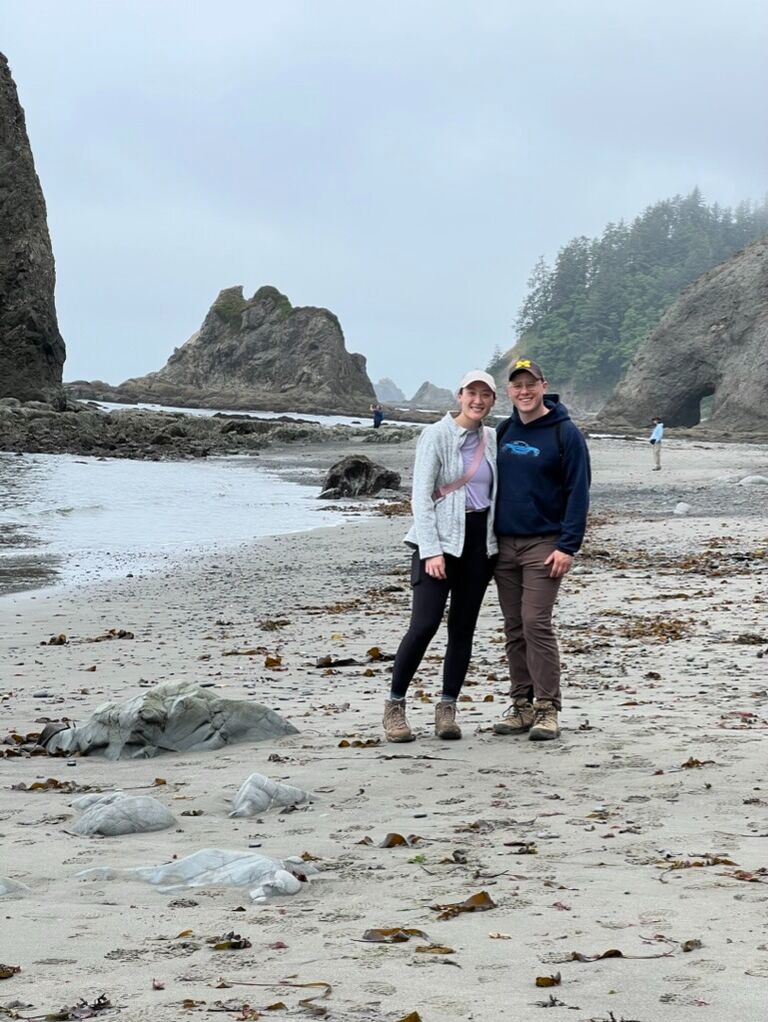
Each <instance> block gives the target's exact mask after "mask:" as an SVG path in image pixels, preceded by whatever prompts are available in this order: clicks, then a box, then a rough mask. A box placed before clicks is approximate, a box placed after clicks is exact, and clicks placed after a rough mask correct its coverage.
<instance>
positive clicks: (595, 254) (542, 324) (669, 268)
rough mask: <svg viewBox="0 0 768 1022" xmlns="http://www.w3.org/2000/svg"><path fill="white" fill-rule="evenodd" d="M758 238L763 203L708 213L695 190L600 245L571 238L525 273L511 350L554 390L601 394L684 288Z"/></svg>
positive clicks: (766, 204)
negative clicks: (537, 366)
mask: <svg viewBox="0 0 768 1022" xmlns="http://www.w3.org/2000/svg"><path fill="white" fill-rule="evenodd" d="M766 234H768V197H766V199H765V200H764V201H763V202H762V203H753V202H749V201H744V202H741V203H739V205H738V206H736V207H735V209H731V208H727V207H722V206H719V205H718V204H717V203H714V204H713V205H708V204H707V203H706V202H705V201H704V198H703V197H702V194H701V192H700V190H699V189H698V188H694V190H693V191H692V192H691V193H690V194H689V195H686V196H680V195H676V196H675V197H674V198H672V199H664V200H662V201H660V202H656V203H654V204H653V205H652V206H648V207H647V209H646V210H645V211H644V212H643V213H641V214H640V215H639V216H638V217H636V218H635V219H634V220H633V221H632V222H631V223H624V222H623V221H620V222H619V223H609V224H608V225H607V226H606V227H605V229H604V231H603V233H602V234H601V235H600V237H597V238H585V237H579V238H573V239H572V240H571V241H569V242H568V243H567V244H566V245H564V246H563V248H561V249H560V251H559V253H558V255H557V257H556V259H555V263H554V266H551V267H550V266H548V265H547V263H546V262H545V261H544V259H539V261H538V262H537V263H536V265H535V266H534V268H533V271H532V273H531V276H530V278H529V280H528V292H527V295H526V297H525V299H524V301H523V304H522V306H521V308H520V311H519V314H518V317H517V323H516V326H517V332H518V338H519V339H518V348H519V349H523V348H524V349H525V353H526V355H532V356H533V357H535V358H536V359H538V360H540V361H541V362H542V364H543V365H544V366H545V367H546V370H547V375H548V376H549V378H550V380H552V381H553V383H555V384H560V383H562V382H563V381H569V382H570V383H571V384H572V385H573V386H575V387H577V388H580V389H591V388H594V389H597V390H603V391H605V390H608V389H610V388H612V387H613V386H614V385H615V384H616V383H617V382H618V381H619V379H620V378H621V376H622V374H623V373H624V370H625V369H626V367H627V365H628V364H629V362H630V360H631V358H632V356H633V355H634V353H635V351H636V350H637V348H638V346H639V345H640V344H641V342H642V341H643V340H644V338H645V337H647V336H648V334H649V333H650V332H651V331H652V330H653V329H654V327H655V326H656V325H657V324H658V322H659V320H660V319H661V317H662V315H663V313H664V311H665V310H666V309H667V308H668V307H669V306H670V305H671V303H672V302H673V301H674V300H675V298H676V297H677V296H678V295H679V294H680V292H681V291H682V290H683V289H684V288H685V287H686V286H687V285H688V284H690V283H691V282H692V281H694V280H695V279H696V278H697V277H699V276H700V275H701V274H702V273H704V272H706V271H707V270H709V269H711V268H712V267H713V266H716V265H717V264H718V263H722V262H724V261H725V260H726V259H728V258H729V257H730V256H732V255H733V254H734V253H736V252H738V251H739V250H740V249H742V248H744V246H745V245H748V244H749V243H750V242H752V241H755V240H756V239H758V238H760V237H763V236H765V235H766ZM494 361H497V356H495V358H494Z"/></svg>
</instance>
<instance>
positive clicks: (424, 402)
mask: <svg viewBox="0 0 768 1022" xmlns="http://www.w3.org/2000/svg"><path fill="white" fill-rule="evenodd" d="M406 407H407V408H416V409H419V408H423V409H433V410H435V411H438V412H447V411H448V410H449V409H450V408H455V407H456V395H455V394H454V393H453V392H452V391H450V390H448V389H447V388H446V387H436V386H435V385H434V383H430V382H429V380H425V381H424V383H422V385H421V386H420V387H419V389H418V390H417V391H416V393H415V394H414V395H413V397H412V398H411V400H410V401H407V402H406Z"/></svg>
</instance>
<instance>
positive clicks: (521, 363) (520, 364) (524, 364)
mask: <svg viewBox="0 0 768 1022" xmlns="http://www.w3.org/2000/svg"><path fill="white" fill-rule="evenodd" d="M530 368H531V360H530V359H529V358H519V359H518V360H517V362H515V369H530Z"/></svg>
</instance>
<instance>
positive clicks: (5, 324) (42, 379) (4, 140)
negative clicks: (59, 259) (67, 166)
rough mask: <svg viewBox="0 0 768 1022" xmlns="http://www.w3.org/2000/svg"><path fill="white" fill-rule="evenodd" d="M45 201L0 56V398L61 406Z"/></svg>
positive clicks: (60, 357) (59, 343) (61, 353)
mask: <svg viewBox="0 0 768 1022" xmlns="http://www.w3.org/2000/svg"><path fill="white" fill-rule="evenodd" d="M55 282H56V273H55V268H54V262H53V250H52V248H51V239H50V235H49V233H48V223H47V220H46V209H45V199H44V198H43V190H42V188H41V186H40V181H39V179H38V176H37V173H36V172H35V162H34V159H33V157H32V149H31V146H30V144H29V138H28V136H27V128H26V123H25V119H24V111H23V109H22V107H21V104H20V103H19V97H18V94H17V92H16V85H15V83H14V81H13V78H12V76H11V72H10V68H9V67H8V61H7V59H6V58H5V56H3V54H2V53H0V397H16V398H21V399H22V400H26V401H30V400H41V401H50V402H53V403H54V404H58V403H60V401H61V400H62V392H61V373H62V367H63V365H64V358H65V355H66V350H65V347H64V341H63V340H62V338H61V334H60V333H59V328H58V324H57V321H56V307H55V304H54V286H55Z"/></svg>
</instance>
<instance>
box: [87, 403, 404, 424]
mask: <svg viewBox="0 0 768 1022" xmlns="http://www.w3.org/2000/svg"><path fill="white" fill-rule="evenodd" d="M94 404H97V405H98V406H99V408H103V409H104V411H105V412H114V411H119V410H120V409H123V410H124V409H126V408H143V409H145V410H147V411H151V412H183V413H184V415H203V416H206V415H217V414H219V415H246V416H248V417H249V418H258V419H279V418H282V417H283V416H288V417H290V418H292V419H304V420H305V421H307V422H319V423H321V424H322V425H324V426H370V425H371V416H370V415H357V416H354V415H319V414H318V415H315V414H312V413H310V412H259V411H250V412H244V411H236V412H235V411H227V410H226V409H223V408H174V407H172V406H170V405H152V404H135V405H124V404H117V403H116V402H114V401H96V402H94ZM384 421H385V425H386V426H388V427H393V426H419V425H423V423H418V422H399V421H398V422H395V421H392V422H387V421H386V419H385V420H384Z"/></svg>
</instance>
